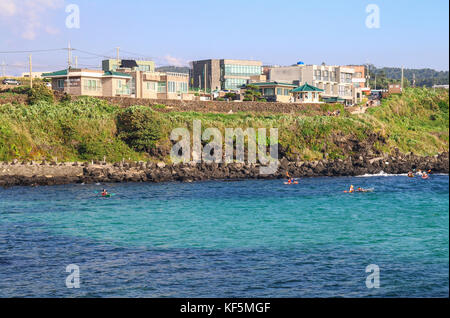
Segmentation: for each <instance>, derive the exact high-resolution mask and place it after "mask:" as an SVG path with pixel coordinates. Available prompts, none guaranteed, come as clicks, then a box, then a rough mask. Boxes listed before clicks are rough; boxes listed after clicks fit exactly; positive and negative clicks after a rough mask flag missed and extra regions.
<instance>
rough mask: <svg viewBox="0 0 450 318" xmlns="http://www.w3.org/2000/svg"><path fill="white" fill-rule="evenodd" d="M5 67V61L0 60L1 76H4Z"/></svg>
mask: <svg viewBox="0 0 450 318" xmlns="http://www.w3.org/2000/svg"><path fill="white" fill-rule="evenodd" d="M5 68H6V64H5V61H3V62H2V77H5V73H6V71H5Z"/></svg>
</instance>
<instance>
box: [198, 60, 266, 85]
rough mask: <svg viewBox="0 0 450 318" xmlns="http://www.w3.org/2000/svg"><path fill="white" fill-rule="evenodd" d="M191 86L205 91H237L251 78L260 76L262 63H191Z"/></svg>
mask: <svg viewBox="0 0 450 318" xmlns="http://www.w3.org/2000/svg"><path fill="white" fill-rule="evenodd" d="M191 64H192V71H191V77H192V85H193V87H195V88H199V89H202V90H206V91H212V90H238V89H239V88H240V87H241V86H242V85H245V84H247V83H248V82H249V81H250V80H251V78H254V77H255V76H260V75H262V62H260V61H251V60H227V59H210V60H201V61H193V62H192V63H191Z"/></svg>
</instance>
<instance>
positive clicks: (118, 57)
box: [116, 46, 120, 66]
mask: <svg viewBox="0 0 450 318" xmlns="http://www.w3.org/2000/svg"><path fill="white" fill-rule="evenodd" d="M116 50H117V66H119V63H120V46H118V47H116Z"/></svg>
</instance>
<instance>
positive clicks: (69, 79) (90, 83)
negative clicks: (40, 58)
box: [42, 68, 132, 96]
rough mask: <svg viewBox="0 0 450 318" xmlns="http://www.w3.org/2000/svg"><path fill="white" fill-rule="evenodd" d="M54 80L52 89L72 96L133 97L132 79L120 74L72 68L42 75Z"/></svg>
mask: <svg viewBox="0 0 450 318" xmlns="http://www.w3.org/2000/svg"><path fill="white" fill-rule="evenodd" d="M42 77H44V78H50V79H51V80H52V89H53V90H55V91H61V92H65V93H68V94H71V95H87V96H131V90H130V86H131V79H132V77H131V76H130V75H128V74H124V73H120V72H112V71H108V72H103V71H98V70H89V69H80V68H70V69H69V70H67V69H66V70H62V71H57V72H52V73H44V74H42Z"/></svg>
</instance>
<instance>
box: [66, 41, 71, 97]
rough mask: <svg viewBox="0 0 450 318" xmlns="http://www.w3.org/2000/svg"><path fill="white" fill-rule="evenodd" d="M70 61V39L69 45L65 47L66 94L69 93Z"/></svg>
mask: <svg viewBox="0 0 450 318" xmlns="http://www.w3.org/2000/svg"><path fill="white" fill-rule="evenodd" d="M71 63H72V49H71V48H70V41H69V46H68V48H67V87H66V92H67V94H69V93H70V77H69V73H70V65H71Z"/></svg>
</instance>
